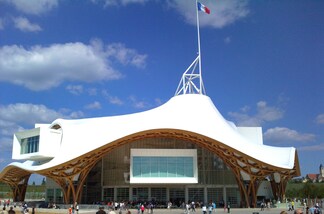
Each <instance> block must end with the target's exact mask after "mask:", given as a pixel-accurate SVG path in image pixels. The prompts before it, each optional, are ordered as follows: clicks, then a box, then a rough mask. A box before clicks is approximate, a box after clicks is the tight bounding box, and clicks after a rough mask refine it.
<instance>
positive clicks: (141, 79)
mask: <svg viewBox="0 0 324 214" xmlns="http://www.w3.org/2000/svg"><path fill="white" fill-rule="evenodd" d="M201 2H202V3H203V4H205V5H206V6H208V7H209V8H210V10H211V14H210V15H207V14H204V13H203V12H200V14H199V17H200V33H201V51H202V75H203V80H204V85H205V89H206V94H207V95H208V96H209V97H210V98H211V99H212V100H213V102H214V104H215V105H216V107H217V108H218V110H219V111H220V112H221V113H222V115H223V116H224V117H225V118H226V119H227V120H230V121H233V122H234V123H235V124H236V125H237V126H262V129H263V136H264V139H263V140H264V144H266V145H272V146H280V147H284V146H289V147H290V146H293V147H296V148H297V150H298V155H299V161H300V167H301V172H302V175H303V176H304V175H306V174H307V173H318V172H319V170H318V168H319V165H320V164H321V163H322V164H324V155H323V152H324V71H323V69H324V22H323V20H324V13H323V11H324V1H312V0H310V1H306V0H298V1H244V0H242V1H232V0H222V1H217V0H209V1H208V0H204V1H201ZM195 8H196V5H195V1H194V0H150V1H149V0H119V1H118V0H101V1H100V0H83V1H63V0H29V1H25V0H0V145H1V151H0V169H2V168H3V167H5V166H6V165H7V164H9V163H10V162H12V160H11V150H12V138H13V133H15V132H17V131H22V130H24V129H31V128H33V127H34V124H35V123H51V122H52V121H53V120H55V119H56V118H59V117H60V118H71V119H77V118H85V117H101V116H111V115H120V114H128V113H134V112H140V111H144V110H148V109H151V108H154V107H157V106H159V105H161V104H163V103H165V102H167V101H168V100H169V99H170V98H171V97H172V96H174V93H175V91H176V89H177V86H178V83H179V81H180V79H181V75H182V73H183V72H184V71H185V69H186V68H187V67H188V66H189V65H190V64H191V62H192V61H193V60H194V59H195V58H196V56H197V55H196V54H197V31H196V13H195ZM274 155H275V154H274Z"/></svg>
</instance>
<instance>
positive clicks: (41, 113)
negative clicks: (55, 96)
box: [0, 103, 63, 125]
mask: <svg viewBox="0 0 324 214" xmlns="http://www.w3.org/2000/svg"><path fill="white" fill-rule="evenodd" d="M0 115H1V116H0V120H2V121H4V123H7V125H8V124H9V125H10V124H11V125H12V124H25V125H34V124H35V123H49V122H52V121H53V120H54V119H56V118H58V117H62V116H63V115H62V114H61V113H59V112H57V111H55V110H52V109H49V108H47V107H46V106H44V105H34V104H29V103H16V104H10V105H7V106H0ZM0 124H1V123H0Z"/></svg>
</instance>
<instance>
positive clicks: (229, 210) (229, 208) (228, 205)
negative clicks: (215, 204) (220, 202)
mask: <svg viewBox="0 0 324 214" xmlns="http://www.w3.org/2000/svg"><path fill="white" fill-rule="evenodd" d="M230 212H231V205H230V203H229V202H228V203H227V213H230Z"/></svg>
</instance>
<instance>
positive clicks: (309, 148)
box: [298, 143, 324, 152]
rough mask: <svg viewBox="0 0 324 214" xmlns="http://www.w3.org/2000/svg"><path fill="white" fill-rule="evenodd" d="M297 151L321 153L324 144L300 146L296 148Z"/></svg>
mask: <svg viewBox="0 0 324 214" xmlns="http://www.w3.org/2000/svg"><path fill="white" fill-rule="evenodd" d="M298 151H316V152H321V151H324V143H322V144H317V145H310V146H301V147H298Z"/></svg>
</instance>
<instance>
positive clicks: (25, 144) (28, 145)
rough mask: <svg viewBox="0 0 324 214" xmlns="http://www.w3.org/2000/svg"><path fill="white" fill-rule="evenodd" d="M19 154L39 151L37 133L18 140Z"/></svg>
mask: <svg viewBox="0 0 324 214" xmlns="http://www.w3.org/2000/svg"><path fill="white" fill-rule="evenodd" d="M20 144H21V147H20V154H29V153H34V152H38V151H39V135H37V136H33V137H28V138H23V139H21V140H20Z"/></svg>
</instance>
